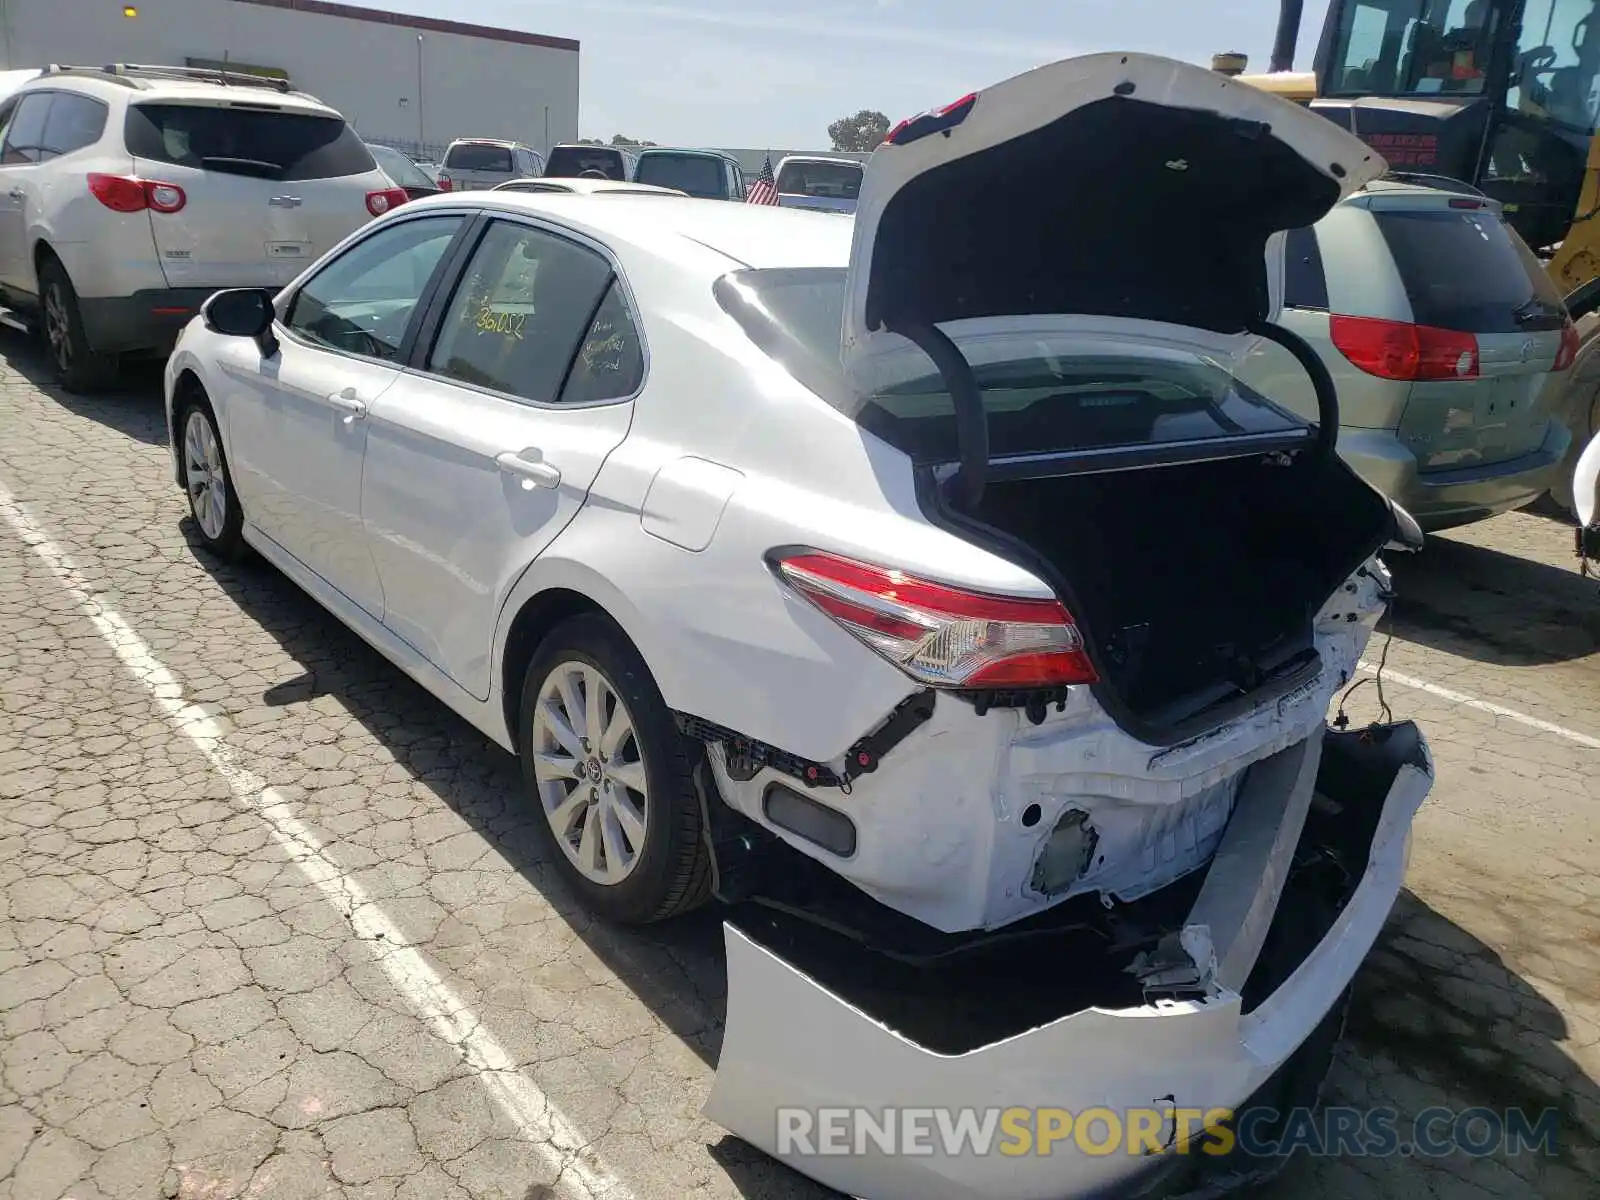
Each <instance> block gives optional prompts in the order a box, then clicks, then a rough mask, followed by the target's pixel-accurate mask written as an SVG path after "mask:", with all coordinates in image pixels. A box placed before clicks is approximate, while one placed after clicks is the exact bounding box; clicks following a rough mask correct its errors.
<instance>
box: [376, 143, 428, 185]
mask: <svg viewBox="0 0 1600 1200" xmlns="http://www.w3.org/2000/svg"><path fill="white" fill-rule="evenodd" d="M368 149H369V150H370V151H371V152H372V157H373V158H375V159H377V160H378V166H379V167H381V168H382V169H383V173H384V174H385V175H387V176H388V177H389V178H390V179H392V180H394V181H395V183H397V184H398V185H400V186H401V187H403V188H422V189H424V190H437V185H436V184H435V183H434V182H433V180H431V179H429V178H428V176H427V175H426V174H425V173H424V172H423V170H422V168H421V167H419V166H417V164H416V163H414V162H412V161H411V160H410V159H409V158H407V157H406V156H405V155H404V154H402V153H400V151H398V150H392V149H390V148H389V147H388V146H369V147H368Z"/></svg>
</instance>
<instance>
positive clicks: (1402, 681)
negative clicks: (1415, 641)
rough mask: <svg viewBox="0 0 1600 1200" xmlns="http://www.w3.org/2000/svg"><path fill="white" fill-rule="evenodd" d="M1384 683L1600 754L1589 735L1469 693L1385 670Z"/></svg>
mask: <svg viewBox="0 0 1600 1200" xmlns="http://www.w3.org/2000/svg"><path fill="white" fill-rule="evenodd" d="M1359 666H1360V668H1361V670H1363V671H1365V672H1366V673H1367V674H1368V675H1376V674H1377V673H1378V667H1377V664H1375V663H1369V662H1367V661H1365V660H1363V661H1362V662H1361V663H1360V664H1359ZM1383 681H1384V682H1385V683H1398V684H1399V685H1400V686H1401V687H1408V688H1415V689H1416V690H1417V691H1419V692H1427V693H1428V695H1430V696H1437V697H1439V699H1441V700H1448V701H1450V703H1452V704H1459V705H1461V707H1462V708H1471V709H1476V710H1477V711H1478V712H1484V713H1489V714H1490V715H1491V716H1496V717H1504V718H1505V719H1506V720H1508V721H1515V722H1516V723H1517V724H1519V725H1526V726H1527V727H1528V728H1529V729H1537V730H1538V731H1539V732H1540V733H1550V734H1554V735H1555V736H1556V737H1560V738H1566V739H1567V741H1569V742H1576V743H1577V744H1578V745H1580V746H1587V747H1588V748H1589V749H1590V750H1600V738H1597V737H1590V736H1589V735H1588V734H1587V733H1579V732H1578V731H1577V730H1576V729H1568V728H1567V727H1566V726H1565V725H1557V724H1555V723H1554V722H1552V721H1541V720H1540V719H1539V718H1538V717H1530V716H1529V715H1528V714H1527V713H1520V712H1518V711H1517V710H1516V709H1514V708H1506V707H1505V706H1504V705H1500V704H1491V703H1489V701H1487V700H1479V699H1478V698H1477V697H1476V696H1469V695H1467V693H1466V692H1457V691H1452V690H1451V689H1450V688H1447V687H1440V686H1439V685H1438V684H1437V683H1429V682H1428V681H1427V680H1426V679H1418V678H1417V677H1416V676H1415V675H1402V674H1400V672H1398V671H1394V670H1391V669H1390V668H1388V667H1385V668H1384V669H1383Z"/></svg>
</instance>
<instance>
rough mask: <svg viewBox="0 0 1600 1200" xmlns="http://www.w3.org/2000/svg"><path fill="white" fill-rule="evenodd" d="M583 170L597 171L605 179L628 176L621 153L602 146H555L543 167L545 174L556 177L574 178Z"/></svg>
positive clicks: (617, 178)
mask: <svg viewBox="0 0 1600 1200" xmlns="http://www.w3.org/2000/svg"><path fill="white" fill-rule="evenodd" d="M585 171H599V172H600V174H602V175H604V176H605V177H606V178H607V179H616V180H625V179H627V178H628V172H627V170H626V168H625V165H624V163H623V160H622V154H621V153H620V152H619V151H616V150H607V149H605V148H604V147H602V146H557V147H556V148H555V149H554V150H552V151H550V161H549V162H547V163H546V164H545V167H544V173H545V174H546V175H550V176H553V177H555V178H558V179H575V178H577V177H578V176H579V175H582V174H583V173H584V172H585Z"/></svg>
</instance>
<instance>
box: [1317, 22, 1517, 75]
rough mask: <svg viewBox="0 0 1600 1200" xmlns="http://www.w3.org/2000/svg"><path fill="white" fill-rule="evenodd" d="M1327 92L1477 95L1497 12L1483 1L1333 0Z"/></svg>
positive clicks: (1484, 71) (1485, 72)
mask: <svg viewBox="0 0 1600 1200" xmlns="http://www.w3.org/2000/svg"><path fill="white" fill-rule="evenodd" d="M1336 3H1337V4H1338V17H1337V24H1336V26H1335V32H1334V44H1333V62H1332V63H1331V67H1332V69H1331V70H1330V71H1329V80H1328V88H1327V90H1328V94H1329V95H1335V96H1338V95H1344V96H1359V95H1379V96H1397V95H1423V96H1425V95H1438V94H1442V93H1448V94H1455V95H1460V94H1463V93H1465V94H1468V95H1476V94H1481V93H1482V92H1483V89H1484V87H1485V86H1486V84H1487V79H1488V70H1489V58H1490V51H1491V50H1492V48H1493V46H1494V36H1495V33H1496V31H1497V30H1498V27H1499V22H1500V13H1499V10H1498V9H1497V8H1495V7H1493V6H1492V5H1491V4H1490V3H1489V0H1336Z"/></svg>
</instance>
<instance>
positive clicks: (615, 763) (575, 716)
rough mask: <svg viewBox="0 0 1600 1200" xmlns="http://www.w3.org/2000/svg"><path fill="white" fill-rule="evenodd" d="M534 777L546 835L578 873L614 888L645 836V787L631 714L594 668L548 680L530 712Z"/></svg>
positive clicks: (575, 668)
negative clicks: (552, 837)
mask: <svg viewBox="0 0 1600 1200" xmlns="http://www.w3.org/2000/svg"><path fill="white" fill-rule="evenodd" d="M532 734H533V773H534V779H535V781H536V783H537V785H538V793H539V802H540V806H541V807H542V808H543V809H544V815H545V819H546V820H548V821H549V822H550V828H551V831H552V832H553V833H554V834H555V837H556V842H557V844H558V845H560V847H561V849H562V850H563V852H565V854H566V856H567V858H568V859H569V860H571V862H572V865H573V866H574V867H576V868H577V870H578V872H579V874H581V875H582V876H583V877H584V878H585V879H587V880H590V881H591V882H593V883H597V884H601V885H603V886H608V887H610V886H615V885H616V884H619V883H621V882H622V881H623V880H624V879H626V878H627V877H628V876H629V875H630V874H632V873H633V869H634V868H635V867H636V866H637V865H638V863H639V859H640V856H641V855H642V854H643V853H644V844H645V836H646V833H647V832H648V827H649V826H648V822H649V804H648V784H647V782H646V779H645V767H644V761H643V759H642V758H641V757H640V749H639V739H638V735H637V733H636V732H635V728H634V722H633V716H632V714H631V713H629V711H628V707H627V705H626V704H624V703H623V700H622V697H621V696H620V695H619V694H618V693H617V690H616V688H615V687H614V686H612V684H611V681H610V680H608V679H607V678H606V677H605V675H604V674H603V673H602V672H601V671H600V670H599V668H597V667H595V666H594V665H593V664H592V663H587V662H580V661H576V660H568V661H563V662H561V663H559V664H558V665H557V666H556V667H555V668H554V669H553V670H551V672H550V673H549V674H548V675H546V676H545V679H544V682H543V683H542V684H541V685H540V687H539V703H538V706H537V708H535V710H534V715H533V729H532Z"/></svg>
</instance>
